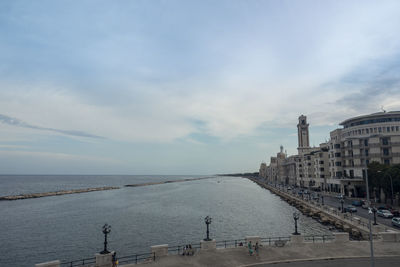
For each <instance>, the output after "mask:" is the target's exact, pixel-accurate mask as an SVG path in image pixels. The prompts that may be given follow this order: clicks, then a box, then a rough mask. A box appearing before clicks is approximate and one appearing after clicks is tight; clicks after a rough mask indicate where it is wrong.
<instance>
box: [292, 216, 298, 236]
mask: <svg viewBox="0 0 400 267" xmlns="http://www.w3.org/2000/svg"><path fill="white" fill-rule="evenodd" d="M299 217H300V216H299V213H298V212H293V219H294V233H293V234H294V235H299V234H300V233H299V232H297V220H298V219H299Z"/></svg>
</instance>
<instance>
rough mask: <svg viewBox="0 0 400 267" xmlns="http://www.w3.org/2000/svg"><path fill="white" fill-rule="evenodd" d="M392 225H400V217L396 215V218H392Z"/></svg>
mask: <svg viewBox="0 0 400 267" xmlns="http://www.w3.org/2000/svg"><path fill="white" fill-rule="evenodd" d="M392 225H393V226H397V227H400V217H394V218H393V219H392Z"/></svg>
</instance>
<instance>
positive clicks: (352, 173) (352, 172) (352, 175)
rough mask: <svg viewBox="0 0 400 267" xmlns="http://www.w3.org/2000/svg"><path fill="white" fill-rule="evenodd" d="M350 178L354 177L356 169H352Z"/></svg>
mask: <svg viewBox="0 0 400 267" xmlns="http://www.w3.org/2000/svg"><path fill="white" fill-rule="evenodd" d="M350 178H354V170H350Z"/></svg>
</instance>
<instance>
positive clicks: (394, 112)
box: [339, 111, 400, 125]
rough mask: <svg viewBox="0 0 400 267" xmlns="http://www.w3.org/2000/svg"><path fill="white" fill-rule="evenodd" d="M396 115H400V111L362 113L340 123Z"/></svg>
mask: <svg viewBox="0 0 400 267" xmlns="http://www.w3.org/2000/svg"><path fill="white" fill-rule="evenodd" d="M394 116H400V111H389V112H377V113H372V114H368V115H361V116H357V117H353V118H350V119H347V120H345V121H343V122H341V123H339V125H345V124H349V123H352V122H356V121H360V120H364V119H376V118H384V117H394Z"/></svg>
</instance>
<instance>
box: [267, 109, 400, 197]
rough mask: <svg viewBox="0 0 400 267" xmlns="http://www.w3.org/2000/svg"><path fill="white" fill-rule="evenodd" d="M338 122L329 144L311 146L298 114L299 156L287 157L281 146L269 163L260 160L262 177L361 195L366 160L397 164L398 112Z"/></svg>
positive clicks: (399, 147)
mask: <svg viewBox="0 0 400 267" xmlns="http://www.w3.org/2000/svg"><path fill="white" fill-rule="evenodd" d="M340 125H341V126H343V128H338V129H336V130H334V131H332V132H330V140H329V142H328V143H322V144H320V146H319V147H310V141H309V129H308V127H309V124H308V123H307V117H306V116H304V115H301V116H300V117H299V123H298V124H297V133H298V148H297V150H298V155H293V156H289V157H288V156H287V155H286V154H285V153H283V147H282V146H281V151H280V152H279V153H277V157H271V161H270V164H269V165H266V164H265V163H263V164H265V166H262V167H263V168H264V169H265V170H266V171H265V172H263V174H264V173H265V177H264V176H261V177H263V178H265V179H267V181H270V182H274V183H280V184H290V185H294V186H300V187H306V188H314V189H319V190H326V191H331V192H340V193H342V194H346V195H348V196H363V195H364V192H365V188H364V179H365V172H366V170H367V165H368V163H370V162H373V161H375V162H379V163H381V164H398V163H400V111H393V112H379V113H373V114H370V115H364V116H358V117H354V118H350V119H347V120H345V121H343V122H342V123H340ZM260 170H261V167H260ZM260 173H261V171H260Z"/></svg>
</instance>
